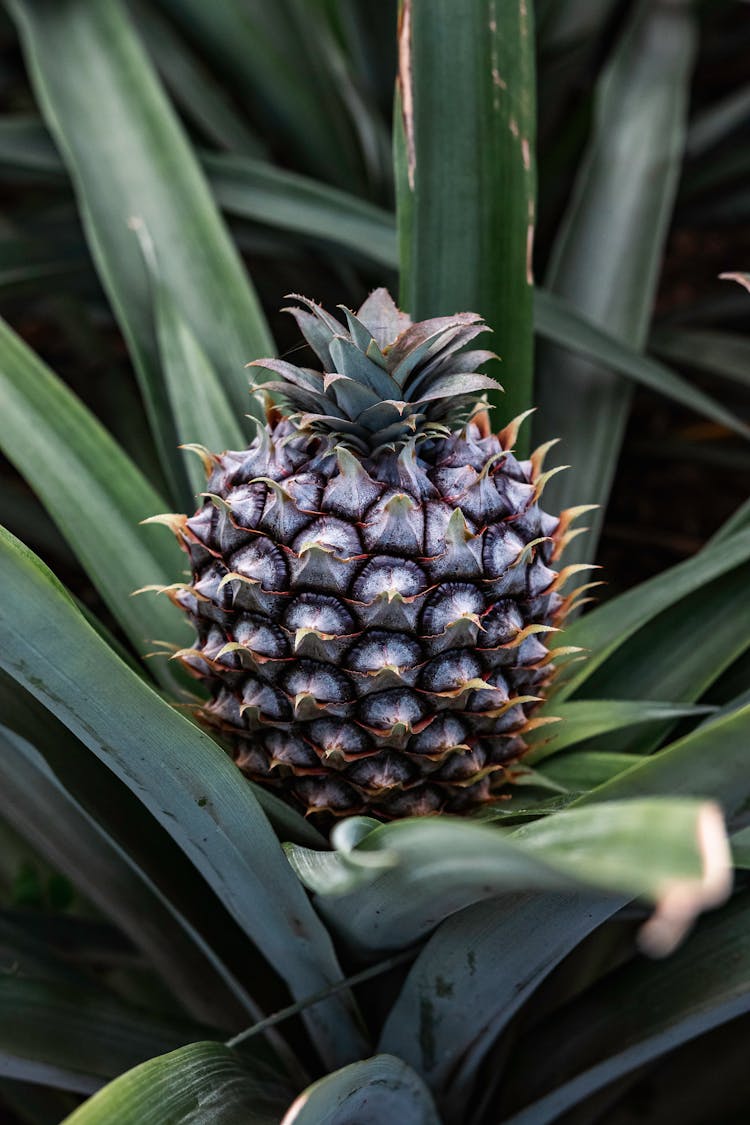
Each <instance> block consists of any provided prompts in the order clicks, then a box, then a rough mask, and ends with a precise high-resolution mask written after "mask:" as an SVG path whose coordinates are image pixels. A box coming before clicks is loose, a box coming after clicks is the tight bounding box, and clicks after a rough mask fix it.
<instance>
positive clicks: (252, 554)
mask: <svg viewBox="0 0 750 1125" xmlns="http://www.w3.org/2000/svg"><path fill="white" fill-rule="evenodd" d="M229 565H230V569H231V570H234V571H236V572H237V574H241V575H242V576H243V577H244V578H249V579H251V580H253V581H255V582H260V584H261V588H262V589H264V590H288V589H289V572H288V569H287V565H286V560H285V559H284V556H283V554H282V553H281V551H280V550H279V548H278V547H276V546H274V544H273V543H272V542H271V540H270V539H266V538H265V537H264V536H256V537H255V538H253V539H251V541H250V542H249V543H248V544H247V546H245V547H243V548H242V549H241V550H239V551H237V552H236V553H235V554H234V555H232V556H231V558H230V560H229Z"/></svg>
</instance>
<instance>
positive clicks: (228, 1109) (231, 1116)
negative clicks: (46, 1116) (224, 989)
mask: <svg viewBox="0 0 750 1125" xmlns="http://www.w3.org/2000/svg"><path fill="white" fill-rule="evenodd" d="M288 1098H289V1094H288V1091H286V1090H285V1088H284V1087H283V1085H281V1084H280V1083H279V1082H278V1080H276V1079H275V1076H274V1075H271V1074H268V1073H267V1072H266V1071H265V1069H263V1068H260V1067H258V1066H257V1064H256V1065H255V1066H251V1065H249V1064H248V1062H247V1061H246V1060H244V1059H243V1058H241V1057H240V1056H239V1055H238V1054H237V1053H236V1052H234V1051H230V1050H229V1049H228V1048H227V1047H224V1046H222V1045H221V1044H220V1043H191V1044H189V1045H188V1046H187V1047H182V1048H180V1049H179V1050H177V1051H172V1052H171V1053H170V1054H168V1055H162V1056H160V1057H159V1058H153V1059H149V1060H148V1062H144V1063H142V1064H141V1065H140V1066H137V1067H135V1068H134V1069H133V1070H130V1071H128V1072H127V1074H123V1075H121V1076H120V1077H119V1078H117V1079H116V1080H115V1081H114V1082H111V1083H110V1084H109V1085H108V1086H106V1087H105V1088H104V1089H103V1090H100V1091H99V1092H98V1093H97V1094H95V1095H94V1097H93V1098H89V1100H88V1101H87V1102H84V1104H83V1105H82V1106H80V1108H79V1109H77V1110H75V1112H74V1113H71V1115H70V1116H69V1117H66V1118H65V1121H64V1122H63V1123H62V1125H277V1123H278V1121H279V1116H280V1114H281V1113H282V1112H283V1109H284V1106H285V1105H286V1104H287V1102H288Z"/></svg>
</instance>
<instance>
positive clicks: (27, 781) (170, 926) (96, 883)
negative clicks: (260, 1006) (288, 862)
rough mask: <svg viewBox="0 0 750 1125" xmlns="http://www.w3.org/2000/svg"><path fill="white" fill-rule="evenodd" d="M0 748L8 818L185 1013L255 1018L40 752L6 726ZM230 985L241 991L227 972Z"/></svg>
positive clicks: (212, 1018) (0, 798)
mask: <svg viewBox="0 0 750 1125" xmlns="http://www.w3.org/2000/svg"><path fill="white" fill-rule="evenodd" d="M66 735H67V737H68V738H69V737H70V736H69V734H68V732H67V731H64V730H63V737H65V736H66ZM0 748H1V749H2V755H1V756H0V781H1V782H2V784H1V786H0V810H1V811H2V814H3V816H4V817H5V819H6V820H7V821H9V822H10V823H11V824H13V825H15V827H16V828H17V829H18V831H19V832H20V833H21V835H23V836H24V837H25V838H26V839H28V840H29V841H30V842H31V843H33V844H34V845H35V846H36V847H37V848H38V849H39V851H40V852H41V853H42V854H43V855H45V856H46V857H47V858H48V859H49V861H50V862H51V863H53V864H54V865H55V868H56V870H58V871H60V872H61V873H63V874H65V875H66V876H68V878H70V880H71V881H72V883H73V884H74V885H75V886H76V887H77V888H78V889H79V890H80V891H82V892H83V894H85V895H86V897H87V898H88V899H89V900H90V901H91V902H93V903H95V904H96V905H97V906H98V907H99V908H100V909H101V910H102V911H103V912H104V914H106V915H107V916H108V917H109V918H111V919H112V920H113V921H114V922H116V923H117V925H118V926H119V927H120V928H121V929H122V931H123V932H124V933H125V934H127V935H128V936H129V937H130V938H131V940H132V941H133V942H134V944H135V945H136V946H137V947H139V948H140V949H141V950H142V951H143V952H144V953H145V955H146V956H147V957H148V958H149V960H150V961H151V963H152V964H153V965H154V967H155V968H156V969H157V971H158V972H159V973H160V975H161V977H162V979H163V980H165V981H166V982H167V983H168V984H169V985H170V986H171V987H172V990H173V992H174V994H175V996H176V997H177V999H178V1001H180V1002H181V1003H182V1004H183V1005H184V1006H185V1007H186V1009H187V1010H188V1011H189V1012H190V1014H191V1015H192V1016H193V1017H194V1018H195V1019H199V1020H201V1021H203V1022H204V1023H211V1024H214V1025H216V1026H218V1027H222V1026H223V1027H227V1026H231V1022H228V1021H234V1020H236V1019H237V1011H238V1008H239V1011H244V1013H245V1015H246V1014H247V1012H248V1011H249V1012H250V1013H251V1014H252V1015H254V1016H256V1018H257V1007H255V1006H253V1005H252V1003H251V1002H250V1001H249V998H247V999H244V998H243V1003H242V1006H241V1007H240V1006H239V1005H237V1002H236V1000H235V1002H234V1003H233V1004H232V1003H231V998H230V1003H229V1004H227V994H226V983H227V982H226V977H227V970H226V969H225V968H223V966H221V964H220V963H217V960H218V959H217V958H216V956H215V955H213V954H212V953H211V950H210V949H208V948H207V946H206V943H205V941H204V940H203V939H201V938H200V935H198V934H197V932H196V931H195V930H194V929H193V928H192V927H191V926H190V924H189V923H188V922H187V921H186V919H185V918H184V917H182V916H181V915H180V914H179V912H178V911H177V910H175V908H174V907H172V906H171V904H170V902H169V900H168V899H167V898H166V896H165V895H164V894H163V893H162V892H161V891H160V890H159V889H158V887H156V886H155V884H154V883H153V882H152V881H151V880H150V879H149V878H148V876H146V875H145V874H144V873H143V872H142V871H141V870H140V869H139V867H138V865H137V864H136V863H135V862H134V860H133V859H132V858H131V857H130V856H129V855H128V854H127V852H125V851H124V850H123V849H122V848H120V847H119V846H118V845H117V843H116V842H115V841H114V840H113V839H112V838H111V837H109V836H108V835H107V833H106V832H105V831H104V830H103V829H102V828H101V827H100V826H99V825H98V824H97V823H96V822H95V821H94V819H93V818H92V817H91V816H90V815H89V814H88V813H87V812H86V811H85V809H83V808H82V806H81V805H80V804H79V803H78V802H77V801H76V800H75V799H74V798H73V797H72V796H71V795H70V794H69V793H68V792H66V790H65V789H64V787H63V786H62V785H61V783H60V781H59V780H58V779H57V778H56V777H55V775H54V773H53V772H52V770H51V769H50V768H49V766H48V765H47V763H46V762H45V760H44V758H43V757H42V755H41V754H39V753H38V751H36V750H35V749H34V748H33V746H31V744H30V743H29V742H27V741H26V740H25V739H23V738H20V737H19V736H18V735H16V734H14V733H13V732H12V731H9V730H7V729H6V728H5V727H0ZM212 962H213V963H212ZM217 970H218V971H217ZM222 976H223V977H224V978H225V979H224V980H222V979H221V978H222ZM230 985H231V987H233V989H234V990H235V992H236V993H238V994H239V996H240V997H243V993H242V990H241V989H240V988H239V986H238V985H237V983H236V982H234V981H231V978H230Z"/></svg>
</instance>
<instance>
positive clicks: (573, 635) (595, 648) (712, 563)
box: [554, 529, 750, 701]
mask: <svg viewBox="0 0 750 1125" xmlns="http://www.w3.org/2000/svg"><path fill="white" fill-rule="evenodd" d="M748 560H750V529H743V530H740V531H738V532H736V533H735V534H733V535H731V536H730V537H729V538H727V539H724V540H722V541H720V542H718V543H711V544H709V545H708V546H707V547H705V548H704V549H703V550H702V551H700V552H699V554H697V555H696V556H695V557H694V558H692V559H687V560H686V561H685V562H683V563H679V564H678V565H677V566H674V567H671V568H670V569H669V570H667V571H664V573H662V574H658V575H656V577H654V578H650V579H649V580H648V581H647V582H642V583H641V584H640V585H639V586H637V587H636V588H635V589H633V590H628V591H627V592H626V593H624V594H620V596H619V597H617V598H613V599H612V601H610V602H607V603H606V604H605V605H602V606H598V607H597V608H596V609H595V610H593V611H592V612H591V613H588V614H586V616H585V617H583V618H581V619H579V620H577V621H574V622H573V624H572V625H570V626H568V628H567V629H566V630H565V633H564V637H565V642H564V643H565V644H571V645H577V646H581V647H582V648H584V649H586V650H587V656H586V660H585V662H584V663H583V664H581V665H580V666H579V665H575V666H574V668H573V670H571V672H568V671H566V670H563V673H562V676H561V679H560V681H559V685H558V686H556V689H555V695H554V698H555V700H560V701H562V700H566V699H568V698H569V697H570V696H571V695H573V693H574V692H576V691H578V690H579V689H580V688H581V687H582V686H583V684H585V683H586V681H587V680H588V679H589V677H591V676H592V675H593V674H594V673H595V672H596V671H597V669H598V668H600V667H601V666H602V665H603V664H604V662H605V661H606V660H607V659H608V658H609V657H610V656H611V655H612V654H613V653H615V652H616V651H617V650H618V649H619V648H620V646H621V645H623V644H624V643H625V642H626V641H627V640H628V639H629V638H630V637H632V636H633V634H634V633H635V632H636V631H637V630H638V629H640V628H641V627H642V626H644V625H647V624H648V623H649V622H650V621H652V620H653V619H654V618H655V617H656V616H657V614H659V613H662V612H663V611H664V610H665V609H669V608H670V607H671V606H674V605H675V604H676V603H677V602H678V601H680V599H682V598H687V597H688V596H689V595H692V594H694V593H695V592H697V591H698V592H699V591H700V590H701V589H702V588H703V587H704V586H706V585H707V584H708V583H709V582H713V581H714V580H715V579H717V578H721V577H722V576H723V575H726V574H727V573H729V572H730V571H733V570H734V569H735V568H738V567H740V566H742V565H743V563H746V562H748ZM575 669H577V670H575Z"/></svg>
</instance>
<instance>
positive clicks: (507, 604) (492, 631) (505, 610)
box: [480, 598, 523, 648]
mask: <svg viewBox="0 0 750 1125" xmlns="http://www.w3.org/2000/svg"><path fill="white" fill-rule="evenodd" d="M482 626H483V628H484V634H483V635H482V636H481V639H480V644H481V647H482V648H497V647H498V646H499V645H507V644H510V642H511V641H512V640H513V638H514V637H515V636H516V635H517V634H518V633H519V632H520V631H521V629H523V618H522V617H521V611H520V609H519V607H518V606H517V605H516V603H515V602H514V601H511V599H510V598H504V599H503V601H501V602H498V603H497V605H494V606H493V607H492V609H491V610H490V612H489V613H488V614H487V616H486V617H484V618H482Z"/></svg>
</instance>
